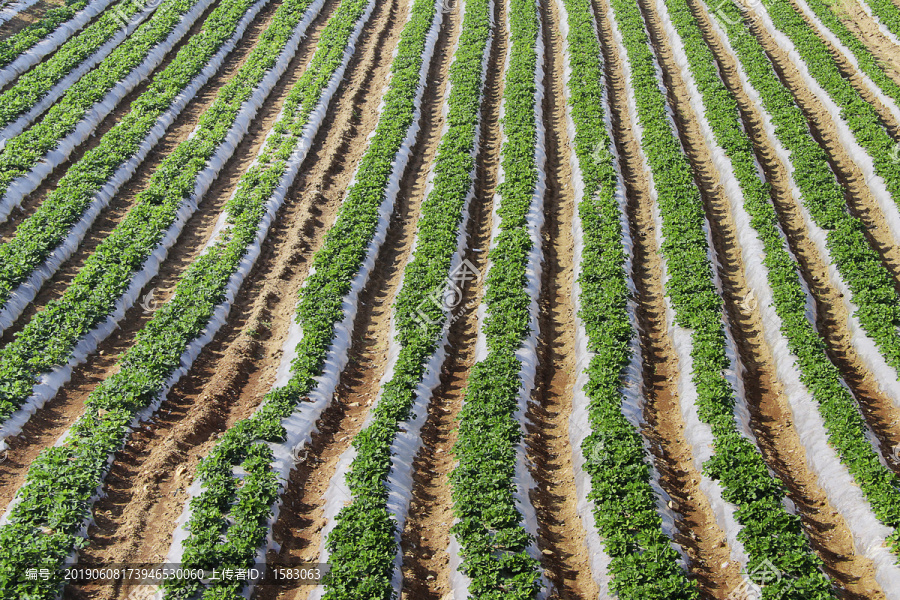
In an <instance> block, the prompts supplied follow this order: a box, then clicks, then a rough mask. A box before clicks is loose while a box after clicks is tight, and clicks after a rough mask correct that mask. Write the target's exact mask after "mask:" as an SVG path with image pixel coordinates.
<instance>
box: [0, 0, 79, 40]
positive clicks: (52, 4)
mask: <svg viewBox="0 0 900 600" xmlns="http://www.w3.org/2000/svg"><path fill="white" fill-rule="evenodd" d="M15 3H16V0H10V2H7V3H4V4H3V7H4V8H5V7H7V6H12V5H13V4H15ZM63 4H65V0H41V1H40V2H37V3H35V4H33V5H31V6H29V7H28V8H26V9H25V10H23V11H22V12H20V13H18V14H17V15H16V16H14V17H13V18H12V19H10V20H9V21H7V22H6V23H4V24H3V25H2V26H0V40H5V39H6V38H8V37H10V36H12V35H15V34H17V33H19V32H20V31H21V30H22V29H24V28H26V27H28V26H29V25H31V24H32V23H34V22H35V21H37V20H39V19H40V18H41V17H43V16H44V14H45V13H46V12H47V11H48V10H50V9H51V8H56V7H57V6H62V5H63Z"/></svg>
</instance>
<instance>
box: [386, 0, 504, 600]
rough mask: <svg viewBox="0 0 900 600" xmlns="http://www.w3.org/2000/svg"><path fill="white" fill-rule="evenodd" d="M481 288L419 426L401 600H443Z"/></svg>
mask: <svg viewBox="0 0 900 600" xmlns="http://www.w3.org/2000/svg"><path fill="white" fill-rule="evenodd" d="M505 19H506V6H505V3H503V2H495V4H494V23H495V26H494V31H493V35H492V39H491V42H490V43H491V49H490V56H489V57H488V68H487V77H486V80H485V82H484V97H483V98H482V102H481V132H480V150H479V153H478V156H477V157H476V164H475V169H476V175H475V193H474V197H473V198H472V201H471V203H470V206H469V223H468V230H467V237H468V239H467V250H466V253H465V258H466V260H468V261H470V262H471V263H472V264H474V265H475V267H476V268H477V269H478V270H479V271H480V272H482V273H484V272H485V270H486V269H487V254H488V245H489V242H490V234H491V207H492V206H493V198H494V191H495V189H496V186H497V172H498V167H499V165H500V146H501V137H500V105H501V101H502V98H503V88H504V82H503V64H504V61H505V57H506V51H507V44H508V32H507V31H506V28H505V26H504V25H503V24H504V23H505ZM482 284H483V281H482V280H479V281H478V282H477V284H476V285H469V286H466V287H465V288H464V289H463V295H462V300H461V301H460V304H459V308H458V309H457V312H456V313H455V314H454V319H455V320H454V321H453V323H452V324H451V326H450V330H449V333H448V338H447V339H448V343H447V347H448V348H451V349H452V351H450V352H448V355H447V359H446V361H445V362H444V365H443V367H442V370H441V376H440V384H439V385H438V387H437V388H436V389H435V390H434V392H433V393H432V397H431V402H430V403H429V405H428V415H427V417H426V420H425V423H424V425H423V426H422V429H421V432H420V437H421V439H422V447H421V448H420V449H419V452H418V454H417V455H416V458H415V460H414V461H413V487H412V500H411V501H410V506H409V514H408V515H407V520H406V525H405V528H404V530H403V532H402V537H401V542H400V551H401V552H402V554H403V565H402V574H403V589H402V590H401V593H400V598H401V599H403V600H413V599H414V600H443V599H444V598H446V597H447V594H449V592H450V575H451V572H450V568H449V561H450V556H449V554H448V552H447V550H448V546H449V544H450V526H451V524H452V523H453V501H452V499H451V496H450V472H451V471H452V470H453V467H454V466H455V464H456V460H455V458H454V456H453V453H452V448H453V445H454V444H455V443H456V439H457V429H456V420H457V416H458V415H459V411H460V409H461V408H462V403H463V399H464V397H465V390H466V381H467V379H468V377H469V370H470V369H471V368H472V367H473V366H474V364H475V341H476V339H477V337H478V316H477V308H478V305H479V304H480V303H481V298H482V296H483V293H484V289H483V285H482Z"/></svg>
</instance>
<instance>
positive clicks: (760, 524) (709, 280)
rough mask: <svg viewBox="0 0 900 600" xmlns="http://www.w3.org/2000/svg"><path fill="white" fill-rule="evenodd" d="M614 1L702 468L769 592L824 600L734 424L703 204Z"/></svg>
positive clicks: (632, 12)
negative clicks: (687, 357)
mask: <svg viewBox="0 0 900 600" xmlns="http://www.w3.org/2000/svg"><path fill="white" fill-rule="evenodd" d="M612 4H613V7H614V9H615V13H616V20H617V22H618V23H619V26H620V30H621V31H622V35H623V39H624V43H625V47H626V50H627V53H628V57H629V60H630V62H631V65H632V69H633V71H632V81H633V86H634V89H635V94H636V100H637V108H638V114H639V116H640V122H641V125H642V127H643V135H642V137H641V146H642V147H643V149H644V152H645V154H646V156H647V159H648V161H649V164H650V167H651V169H652V172H653V179H654V185H655V187H656V190H657V194H658V201H659V210H660V213H661V215H662V235H663V237H664V241H663V244H662V254H663V257H664V259H665V263H666V269H667V272H668V274H669V279H668V281H667V282H666V295H667V297H668V299H669V301H671V304H672V305H673V307H674V310H675V321H676V323H677V324H678V325H679V326H681V327H684V328H685V329H687V330H688V331H690V332H691V360H692V363H693V364H692V380H693V384H694V386H695V387H696V390H697V401H696V402H697V408H698V414H699V417H700V419H701V420H702V421H703V422H705V423H707V424H708V425H709V426H710V427H711V429H712V434H713V436H714V449H713V454H712V456H711V458H709V459H708V460H707V461H706V463H705V464H704V465H703V470H704V472H705V473H706V474H707V475H709V476H710V477H712V478H713V479H715V480H718V481H719V482H720V483H721V485H722V495H723V498H724V499H725V500H726V501H727V502H730V503H732V504H733V505H735V506H736V507H737V510H736V512H735V517H736V519H737V521H738V522H739V523H740V525H741V529H740V532H739V533H738V539H739V540H740V541H741V543H742V544H743V547H744V549H745V551H746V552H747V555H748V564H747V570H748V572H750V573H753V572H757V571H758V570H759V567H760V565H761V564H763V563H764V561H770V562H771V564H773V565H774V566H775V568H777V569H778V570H779V571H780V572H781V573H782V574H783V575H784V577H782V578H781V579H779V580H778V581H774V582H771V581H770V582H765V583H766V585H765V592H764V593H765V594H766V595H767V596H766V597H768V595H769V594H772V597H776V595H778V596H780V597H784V598H798V599H799V598H806V599H807V600H808V599H810V598H828V597H830V596H831V592H830V585H829V582H828V578H827V577H826V576H825V574H824V573H823V572H822V571H821V565H822V563H821V560H820V559H819V558H818V557H817V556H816V555H815V554H813V552H812V551H811V549H810V545H809V541H808V539H807V538H806V536H805V535H804V533H803V529H802V526H801V523H800V519H799V518H798V517H797V516H795V515H792V514H790V513H788V512H787V510H786V508H785V506H784V504H783V502H784V494H785V492H784V489H783V487H782V486H781V484H780V482H778V481H776V480H775V479H774V478H773V477H772V475H770V474H769V472H768V469H767V467H766V464H765V462H764V461H763V459H762V456H761V455H760V453H759V451H758V450H757V449H756V447H755V446H754V444H753V442H752V441H751V440H750V439H748V438H747V437H744V436H743V435H742V434H741V432H740V430H739V429H738V427H737V424H736V420H735V414H734V408H735V398H734V390H733V389H732V388H731V385H730V384H729V383H728V381H727V379H726V378H725V376H724V371H725V370H726V369H728V368H729V360H728V358H727V356H726V352H725V342H726V336H725V332H724V329H723V308H722V299H721V298H720V296H719V294H718V292H717V291H716V287H715V285H714V282H713V272H712V265H711V262H710V258H709V252H710V248H709V244H708V238H707V232H706V229H705V226H706V223H705V214H704V208H703V202H702V200H701V198H700V193H699V191H698V189H697V186H696V185H695V183H694V180H693V176H692V174H691V168H690V165H689V164H688V162H687V159H686V157H685V155H684V154H683V152H682V149H681V146H680V144H679V141H678V139H677V138H676V136H675V134H674V132H673V131H672V126H671V125H670V122H669V120H668V117H667V114H666V99H665V96H664V95H663V93H662V91H661V89H660V87H659V83H658V80H657V73H656V68H655V64H654V59H653V55H652V53H651V51H650V48H649V45H648V38H647V35H646V32H645V31H644V27H643V22H642V19H641V14H640V10H639V9H638V7H637V6H636V5H634V4H633V3H629V2H628V1H627V0H613V2H612Z"/></svg>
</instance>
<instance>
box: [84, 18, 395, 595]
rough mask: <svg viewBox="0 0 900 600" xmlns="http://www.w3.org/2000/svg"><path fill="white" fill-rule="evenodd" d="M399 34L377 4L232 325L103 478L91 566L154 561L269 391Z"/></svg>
mask: <svg viewBox="0 0 900 600" xmlns="http://www.w3.org/2000/svg"><path fill="white" fill-rule="evenodd" d="M338 5H339V1H338V0H332V1H330V2H328V3H326V6H325V7H324V9H323V12H322V13H321V14H320V15H319V17H318V18H317V19H316V20H315V21H314V22H313V24H312V26H311V29H310V33H309V34H308V37H307V38H306V39H305V40H304V42H303V45H302V46H301V52H302V53H303V54H304V56H305V58H304V59H302V61H301V63H300V64H299V65H292V67H291V69H290V70H289V71H288V72H289V73H290V79H291V80H293V81H295V80H296V78H298V77H299V76H300V75H302V70H301V72H295V69H294V67H297V68H298V69H299V68H300V67H301V66H305V65H306V64H307V63H308V60H309V59H310V58H311V57H312V54H313V52H314V51H315V47H316V44H317V40H318V38H319V35H320V33H321V30H322V28H323V27H324V26H325V24H326V22H327V20H328V17H329V16H330V15H331V14H332V13H333V12H334V10H335V9H336V8H337V6H338ZM400 27H401V23H400V17H399V16H398V8H397V5H396V3H382V4H379V5H378V6H377V7H376V8H375V11H374V13H373V15H372V16H371V18H370V22H369V24H368V25H367V26H366V27H365V28H364V29H363V31H362V34H361V35H360V39H359V40H358V42H357V44H356V48H357V51H356V54H354V56H353V58H352V59H351V60H350V63H349V65H348V67H347V71H346V73H345V77H344V79H343V81H342V83H341V85H340V86H339V87H338V89H337V92H336V93H335V96H334V98H333V100H332V103H331V109H330V110H329V116H328V117H327V119H326V121H325V123H323V126H322V127H321V128H320V129H319V133H318V135H317V136H316V138H315V141H314V143H313V146H312V148H311V150H310V152H309V154H308V155H307V158H306V160H305V162H304V164H303V165H302V166H301V169H300V174H299V175H298V178H297V180H296V181H295V183H294V185H293V186H292V188H291V190H289V193H288V196H287V198H286V200H285V204H284V206H283V207H282V210H281V212H280V214H279V218H278V219H276V221H275V222H274V223H273V225H272V228H271V230H270V232H269V236H268V238H267V240H266V243H265V244H264V246H263V251H262V254H261V255H260V257H259V259H258V260H257V263H256V266H255V267H254V269H253V270H252V271H251V273H250V274H249V276H248V278H247V280H246V281H245V284H244V286H243V287H242V290H241V292H240V293H239V294H238V297H237V298H236V301H235V303H234V305H233V308H232V310H231V314H230V317H229V320H228V323H226V325H225V326H224V327H223V328H222V330H220V332H219V334H218V335H217V336H216V338H215V339H214V340H213V341H212V342H211V343H210V344H209V345H208V346H207V347H206V348H205V349H204V350H203V351H202V352H201V354H200V356H199V357H198V358H197V360H196V361H195V363H194V365H193V367H192V369H191V371H190V372H189V373H188V374H187V375H186V376H185V377H183V378H182V379H181V381H180V382H179V383H178V384H177V385H176V386H175V387H174V388H173V390H172V391H171V392H170V393H169V395H168V398H167V401H166V403H165V404H164V405H163V407H162V409H161V410H160V411H159V412H158V413H157V416H156V419H155V420H154V421H153V422H152V423H151V424H149V425H148V426H145V427H144V428H142V429H141V430H139V431H138V432H135V433H134V434H133V435H132V436H131V438H130V439H129V441H128V442H127V443H126V446H125V448H124V449H123V450H122V451H121V452H119V454H118V455H117V461H116V462H115V463H114V465H113V468H112V470H111V472H110V475H109V476H108V478H107V481H106V483H107V490H106V491H107V496H106V498H104V499H102V500H100V501H99V502H98V503H97V505H95V511H94V512H95V514H94V517H95V522H96V525H95V526H93V527H92V528H91V529H90V530H89V532H88V533H89V536H90V539H91V541H92V546H91V547H90V548H89V549H88V550H86V551H85V552H84V553H83V555H84V556H85V557H86V559H87V560H91V561H95V562H98V563H100V564H104V563H109V562H122V561H128V560H132V561H134V560H140V561H158V560H162V558H163V557H164V556H165V555H166V553H167V551H168V548H169V544H170V542H171V535H172V531H173V529H174V522H175V520H176V519H177V517H178V516H179V515H180V514H181V511H182V510H183V507H184V502H185V495H184V493H183V490H185V489H186V488H187V487H188V486H189V485H190V482H191V477H192V475H193V473H194V470H195V467H196V465H197V462H198V461H199V460H200V459H201V458H202V457H203V456H205V455H206V454H207V453H208V452H209V451H210V449H211V448H212V446H213V445H214V444H215V442H216V440H217V439H218V437H219V436H220V435H221V433H222V432H223V431H225V430H226V429H227V428H228V427H231V426H232V425H234V423H236V422H237V421H239V420H240V419H243V418H245V417H248V416H249V415H250V414H251V413H252V412H253V410H254V409H255V408H256V407H257V406H258V404H259V402H260V400H261V399H262V397H263V396H264V395H265V393H266V392H268V390H269V389H271V386H272V385H273V383H274V380H275V372H276V369H277V366H278V363H279V360H280V358H281V352H282V347H283V344H284V341H285V338H286V336H287V332H288V329H289V328H290V325H291V322H292V321H293V318H294V314H295V306H296V292H297V290H298V289H299V288H300V286H301V284H302V281H303V279H305V277H306V276H307V274H308V270H309V266H310V264H311V260H310V259H311V257H312V255H313V253H314V252H315V251H316V250H317V249H318V248H319V247H321V245H322V242H323V240H324V236H325V233H326V231H327V229H328V227H329V226H330V225H331V223H333V221H334V217H335V214H336V212H337V210H338V208H339V206H340V201H341V197H342V194H343V192H344V190H345V189H346V187H347V186H348V185H349V182H350V179H351V177H352V175H353V172H354V170H355V167H356V164H357V163H358V161H359V159H360V158H361V156H362V153H363V150H364V148H365V144H364V141H365V139H366V137H367V136H368V135H369V133H370V132H371V131H372V130H373V129H374V127H375V124H376V120H377V107H378V101H379V100H380V92H381V90H382V88H383V86H384V83H385V81H386V80H387V76H388V71H389V69H388V68H387V66H386V65H382V64H381V63H380V57H381V56H383V55H384V53H388V54H389V53H390V52H391V51H392V50H393V48H394V47H395V46H396V43H397V40H398V38H399V31H400ZM176 466H177V467H178V468H177V469H176V468H175V467H176ZM173 469H174V472H173ZM90 592H92V590H84V591H81V593H80V596H83V597H88V596H90ZM122 594H123V591H122V590H118V595H119V596H121V595H122ZM91 597H93V596H91Z"/></svg>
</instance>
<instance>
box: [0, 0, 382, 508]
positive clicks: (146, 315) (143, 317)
mask: <svg viewBox="0 0 900 600" xmlns="http://www.w3.org/2000/svg"><path fill="white" fill-rule="evenodd" d="M336 3H337V0H331V1H330V2H329V3H328V4H327V9H325V10H323V14H322V15H320V16H319V17H318V19H317V20H316V21H314V23H313V25H312V26H311V28H310V30H309V34H308V37H307V38H306V39H305V40H303V41H302V42H301V46H300V49H299V50H298V52H297V54H296V55H295V57H294V59H293V61H292V62H291V64H290V65H289V67H288V70H287V71H286V74H285V76H283V77H282V80H281V81H280V82H279V83H278V84H277V85H276V87H275V89H274V90H273V92H272V94H271V95H270V97H269V99H268V100H267V102H266V103H265V104H264V105H263V106H262V107H261V108H260V111H259V113H258V114H257V121H255V122H254V124H253V126H252V127H251V130H250V132H248V134H247V136H246V137H245V139H244V142H243V143H242V144H241V145H240V146H239V147H238V149H237V151H236V152H235V157H233V158H232V161H230V162H229V163H228V164H226V166H225V168H224V169H223V171H222V173H223V174H227V176H225V177H220V179H219V180H217V181H216V182H215V183H214V184H213V187H212V189H211V190H210V192H209V193H208V194H207V201H211V202H210V203H211V204H215V203H218V204H222V203H223V202H224V201H225V200H226V199H227V197H228V195H229V194H230V193H231V190H232V189H233V188H234V185H235V184H236V182H237V180H238V178H239V176H240V175H241V174H243V172H244V170H245V167H246V165H247V164H249V162H250V161H251V160H252V158H253V156H255V154H256V150H257V149H258V148H259V145H260V144H261V141H262V139H263V138H264V136H265V134H266V132H267V131H268V129H269V128H270V127H271V125H272V124H273V123H274V121H275V119H276V117H277V115H278V112H279V111H280V108H281V104H282V103H283V101H284V99H285V97H286V96H287V94H288V92H289V91H290V87H291V85H292V84H293V83H294V82H296V80H297V79H299V77H300V76H301V75H302V73H303V71H304V70H305V67H306V65H307V63H308V62H309V60H310V59H311V58H312V54H313V52H314V51H315V45H316V40H317V39H318V35H319V32H320V30H321V28H322V27H324V24H325V21H326V18H325V16H324V15H328V14H330V13H331V12H332V11H333V9H334V7H335V5H336ZM264 23H265V21H264V22H263V23H259V24H258V25H260V27H258V28H257V29H255V30H254V34H255V35H258V34H259V33H261V32H262V31H263V30H264V29H263V27H262V25H263V24H264ZM351 64H353V63H351ZM233 68H235V69H236V68H238V67H237V66H236V65H234V66H233ZM226 80H227V76H225V77H224V78H223V81H220V82H219V83H220V84H224V83H225V81H226ZM209 92H210V94H211V96H213V97H214V96H215V92H216V90H215V89H212V90H209ZM204 98H206V94H204ZM209 100H210V101H211V98H210V99H209ZM196 110H197V115H196V116H197V118H199V115H200V114H201V113H202V110H200V109H199V108H198V109H196ZM373 110H374V109H373ZM184 126H185V127H186V128H187V130H188V133H189V132H190V130H191V129H193V126H194V124H191V123H190V122H187V123H185V125H184ZM314 149H315V147H314ZM202 206H203V205H201V207H202ZM195 216H196V215H195ZM216 216H217V214H213V215H212V216H208V218H207V219H206V222H204V223H203V224H202V225H203V226H202V227H200V228H196V227H195V229H199V231H192V226H193V224H194V223H195V222H196V219H192V220H190V221H188V223H187V224H186V225H185V232H184V233H185V234H188V235H189V236H191V237H192V238H196V239H195V240H194V241H195V243H194V245H193V246H191V247H190V250H191V251H192V252H194V253H196V251H197V250H199V248H196V247H195V246H196V245H197V243H199V244H201V247H202V243H205V241H206V237H204V235H203V234H204V233H207V232H208V229H210V228H211V227H212V224H214V222H215V218H216ZM276 230H277V228H276V227H275V226H273V233H274V232H275V231H276ZM270 236H271V234H270ZM182 237H184V235H183V236H182ZM181 244H182V242H180V241H179V243H177V244H176V245H175V246H174V247H173V248H172V249H171V251H170V252H169V260H167V261H166V262H165V263H164V264H163V267H162V269H161V275H160V276H157V277H156V278H154V279H153V280H152V281H151V282H150V283H149V284H148V286H147V289H155V290H156V292H157V293H155V294H154V296H153V297H152V298H147V297H146V295H145V297H144V301H143V302H142V303H138V304H137V305H136V306H135V307H133V308H132V309H131V310H130V311H128V312H127V313H126V315H125V317H124V318H123V320H122V321H121V327H120V329H118V330H116V331H115V332H114V333H113V334H112V335H110V337H109V338H107V339H106V340H104V341H103V343H101V344H100V346H99V347H98V350H97V352H95V353H94V354H93V355H91V356H90V357H89V358H88V360H87V361H86V362H85V363H84V364H82V365H80V366H78V367H76V368H74V369H73V371H72V379H71V381H70V382H69V383H67V384H66V385H65V386H63V388H62V389H61V390H60V392H59V393H58V394H57V395H56V397H55V398H53V399H52V400H51V401H49V402H48V403H47V404H46V405H45V406H44V408H42V409H41V410H39V411H38V412H37V413H36V414H35V415H34V416H33V417H32V419H31V420H30V421H29V423H28V424H27V425H26V427H25V429H24V430H23V432H22V434H21V435H19V436H18V437H17V438H12V439H10V440H9V442H10V458H11V459H12V460H8V461H7V462H6V463H3V464H2V466H0V483H2V484H3V485H2V487H3V492H2V494H0V502H7V501H8V500H9V499H10V498H11V497H12V494H13V493H14V492H15V490H16V489H17V488H18V485H20V484H21V479H22V478H23V477H24V474H25V471H26V470H27V466H28V464H30V462H31V461H32V460H33V459H34V457H35V456H37V454H38V453H39V452H40V451H41V449H42V448H44V447H46V446H47V445H52V443H53V442H54V441H55V440H56V439H57V438H58V437H59V435H60V434H61V433H62V432H63V431H64V430H65V429H66V428H68V427H69V425H71V423H72V422H73V421H74V419H75V418H77V417H78V416H79V415H80V414H81V413H82V412H83V406H84V401H85V400H86V399H87V397H88V395H89V394H90V393H91V391H93V389H94V387H96V385H97V384H98V383H100V382H101V381H102V380H103V379H105V378H106V377H107V376H108V375H109V374H111V373H112V372H113V370H114V369H115V368H116V366H115V363H116V360H117V358H118V357H119V355H120V354H121V353H122V352H124V351H125V350H127V349H128V347H130V346H131V344H132V342H133V340H134V335H135V334H136V333H137V332H138V331H139V330H140V328H141V327H143V326H144V325H145V324H146V322H147V321H148V320H149V319H150V318H151V316H152V313H153V310H155V308H156V306H158V305H159V304H161V302H162V301H164V300H166V299H168V297H169V295H170V294H171V293H172V291H173V289H174V286H175V284H176V282H177V276H178V274H180V273H181V272H182V271H183V269H184V268H186V267H187V264H188V263H189V261H190V259H191V256H190V255H189V254H187V253H185V254H183V255H179V254H178V253H179V249H180V248H182V245H181ZM263 256H266V254H265V253H264V254H263ZM173 259H174V260H176V261H177V262H176V264H175V265H173V264H172V260H173ZM262 260H263V259H262V258H260V261H259V262H262ZM163 284H164V285H163ZM248 287H250V283H249V282H248V283H245V285H244V289H247V288H248ZM233 314H234V313H233ZM201 356H202V355H201ZM199 360H200V359H199V358H198V361H199ZM189 377H190V376H189ZM13 465H14V466H15V468H13Z"/></svg>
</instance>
